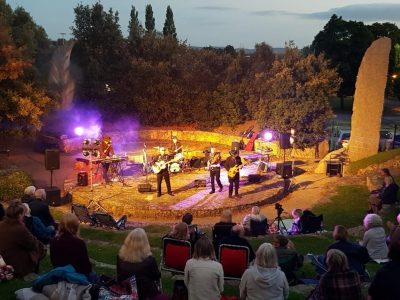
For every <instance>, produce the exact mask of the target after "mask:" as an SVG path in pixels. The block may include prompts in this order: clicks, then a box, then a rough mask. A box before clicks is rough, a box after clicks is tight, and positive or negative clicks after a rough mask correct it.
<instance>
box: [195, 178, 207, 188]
mask: <svg viewBox="0 0 400 300" xmlns="http://www.w3.org/2000/svg"><path fill="white" fill-rule="evenodd" d="M193 185H194V186H195V187H205V186H206V185H207V180H205V179H195V181H194V182H193Z"/></svg>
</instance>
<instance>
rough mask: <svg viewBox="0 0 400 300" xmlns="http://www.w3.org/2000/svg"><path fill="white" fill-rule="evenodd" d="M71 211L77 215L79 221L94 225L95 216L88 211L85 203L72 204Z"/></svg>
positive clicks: (95, 222)
mask: <svg viewBox="0 0 400 300" xmlns="http://www.w3.org/2000/svg"><path fill="white" fill-rule="evenodd" d="M71 212H72V213H73V214H75V216H77V217H78V220H79V222H80V223H86V224H90V225H91V226H93V225H96V224H97V221H96V218H95V217H94V216H93V215H91V214H90V213H89V210H88V209H87V207H86V206H85V205H82V204H72V206H71Z"/></svg>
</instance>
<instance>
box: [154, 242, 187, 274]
mask: <svg viewBox="0 0 400 300" xmlns="http://www.w3.org/2000/svg"><path fill="white" fill-rule="evenodd" d="M162 244H163V256H162V260H161V270H164V271H169V272H172V273H178V274H183V272H184V270H185V265H186V262H187V261H188V260H189V259H190V258H191V256H192V245H191V244H190V242H189V241H183V240H176V239H171V238H164V239H163V240H162Z"/></svg>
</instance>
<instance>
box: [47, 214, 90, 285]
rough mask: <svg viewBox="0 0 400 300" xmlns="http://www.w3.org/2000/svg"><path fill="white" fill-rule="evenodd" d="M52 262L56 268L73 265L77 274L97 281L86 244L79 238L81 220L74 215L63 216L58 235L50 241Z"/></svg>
mask: <svg viewBox="0 0 400 300" xmlns="http://www.w3.org/2000/svg"><path fill="white" fill-rule="evenodd" d="M50 260H51V264H52V265H53V267H54V268H56V267H64V266H66V265H68V264H71V265H72V266H73V267H74V268H75V270H76V272H78V273H81V274H84V275H86V277H87V278H88V280H89V281H91V282H95V281H96V275H95V274H94V273H93V272H92V265H91V263H90V261H89V255H88V251H87V248H86V244H85V242H84V240H83V239H81V238H80V237H79V220H78V218H77V217H76V216H75V215H74V214H72V213H64V214H63V215H62V216H61V220H60V226H59V231H58V234H57V236H56V237H55V238H54V239H52V240H51V241H50Z"/></svg>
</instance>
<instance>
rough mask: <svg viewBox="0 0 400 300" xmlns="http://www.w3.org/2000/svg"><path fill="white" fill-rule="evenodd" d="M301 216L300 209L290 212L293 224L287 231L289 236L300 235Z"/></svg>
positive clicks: (301, 211)
mask: <svg viewBox="0 0 400 300" xmlns="http://www.w3.org/2000/svg"><path fill="white" fill-rule="evenodd" d="M302 215H303V210H301V209H300V208H295V209H293V210H292V217H293V223H292V226H291V227H290V229H289V232H290V234H300V233H301V231H302V226H301V222H300V218H301V216H302Z"/></svg>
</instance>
